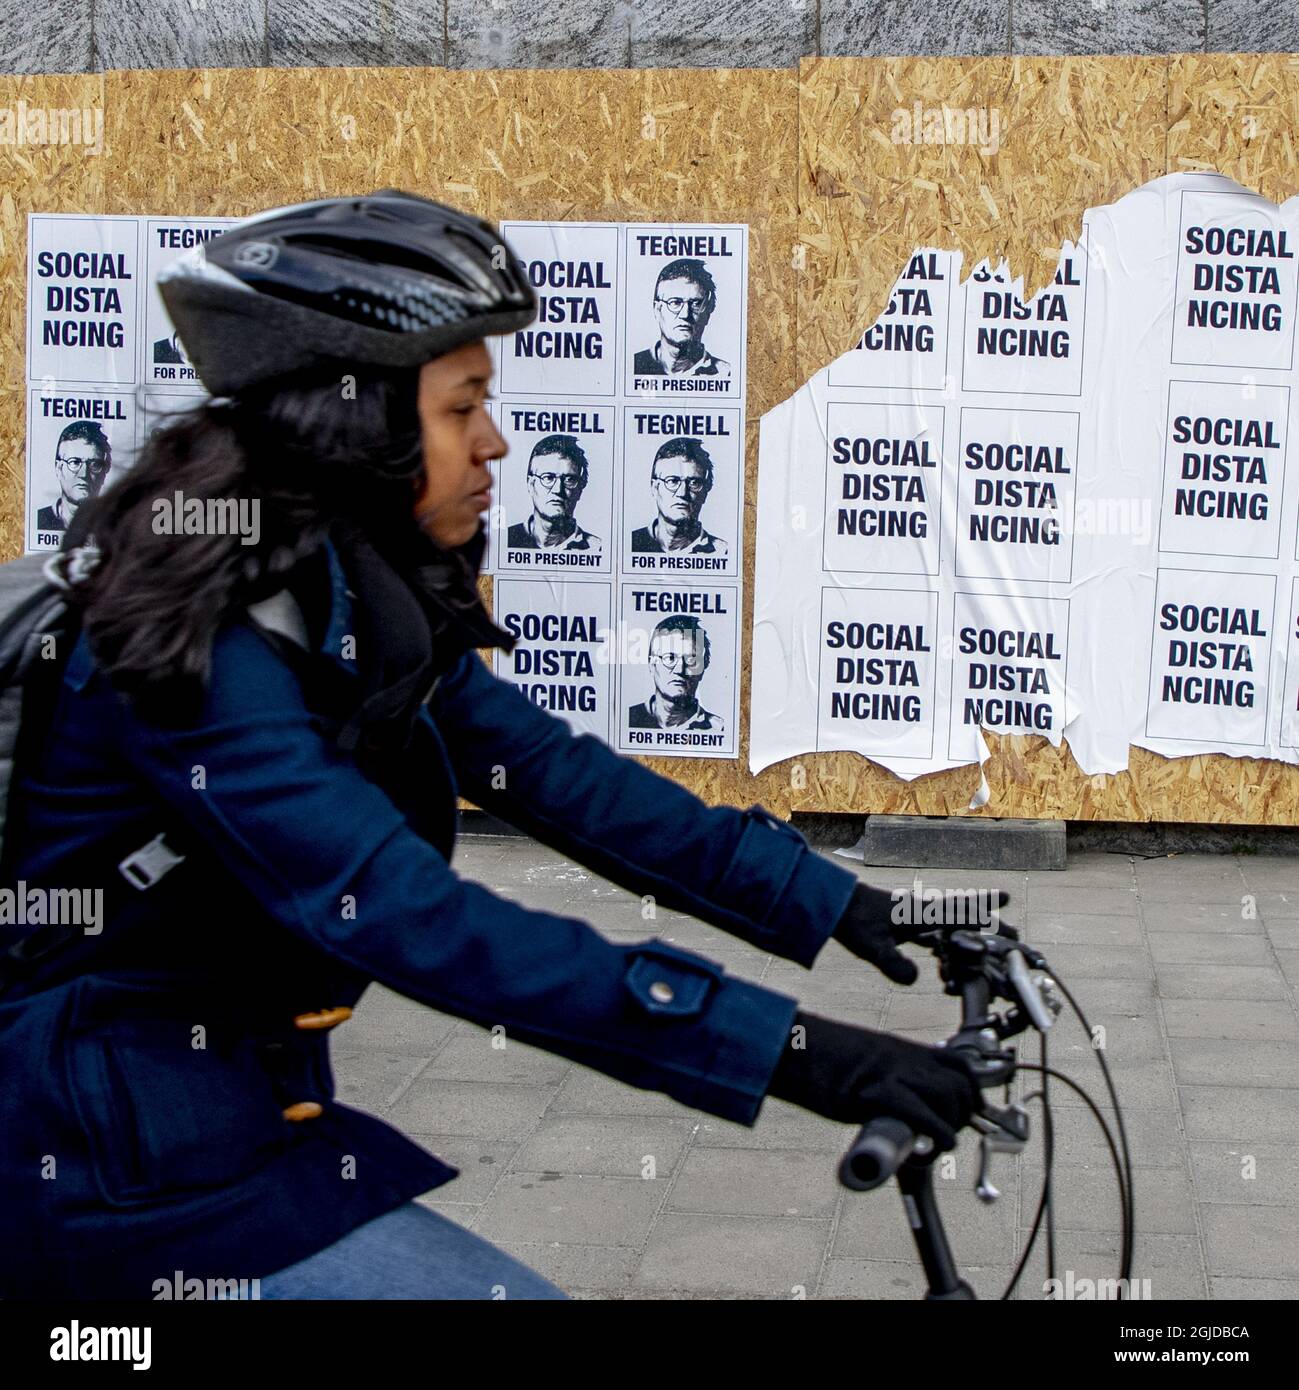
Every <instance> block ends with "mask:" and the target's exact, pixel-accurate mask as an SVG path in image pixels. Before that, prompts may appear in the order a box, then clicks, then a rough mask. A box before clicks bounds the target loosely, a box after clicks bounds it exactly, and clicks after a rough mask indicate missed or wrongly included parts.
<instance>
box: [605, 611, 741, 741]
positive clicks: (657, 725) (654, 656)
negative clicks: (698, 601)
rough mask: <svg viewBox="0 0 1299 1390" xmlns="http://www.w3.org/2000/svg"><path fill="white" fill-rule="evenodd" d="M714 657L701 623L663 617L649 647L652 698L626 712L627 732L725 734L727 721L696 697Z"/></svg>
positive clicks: (679, 616)
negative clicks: (656, 730) (665, 730)
mask: <svg viewBox="0 0 1299 1390" xmlns="http://www.w3.org/2000/svg"><path fill="white" fill-rule="evenodd" d="M712 654H713V653H712V644H711V643H710V642H709V640H708V633H707V631H706V630H705V629H704V627H703V626H702V624H701V623H700V621H699V619H698V618H696V617H693V616H691V615H690V614H687V613H674V614H673V615H672V616H671V617H670V618H664V619H663V621H662V622H661V623H659V625H658V626H657V627H656V628H655V629H654V631H653V633H651V635H650V642H649V668H650V675H651V676H652V677H653V680H654V693H653V694H652V695H651V696H650V697H649V699H648V700H645V701H644V702H643V703H642V704H639V705H633V706H632V707H631V709H630V710H629V711H628V712H627V727H628V728H629V729H707V730H708V731H710V732H711V733H715V734H721V733H724V732H725V730H726V723H725V720H723V719H722V717H721V715H719V714H713V713H712V712H711V711H709V710H706V709H705V708H704V707H703V705H702V704H700V702H699V698H698V694H697V692H698V690H699V683H700V682H701V681H702V680H703V678H704V673H705V672H706V671H707V670H708V664H709V662H710V661H711V660H712Z"/></svg>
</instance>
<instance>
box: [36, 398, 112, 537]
mask: <svg viewBox="0 0 1299 1390" xmlns="http://www.w3.org/2000/svg"><path fill="white" fill-rule="evenodd" d="M137 423H138V422H137V418H136V405H135V396H134V394H133V393H132V392H130V391H102V390H86V389H78V388H77V387H75V386H73V385H65V384H62V383H51V384H50V386H49V388H48V389H47V388H45V387H30V388H29V389H28V392H27V460H28V467H27V538H28V542H27V548H28V549H29V550H57V549H58V548H59V546H60V545H62V543H63V535H64V532H65V531H66V530H67V528H68V523H69V522H70V521H71V520H72V518H73V516H74V515H75V514H76V510H77V508H78V507H79V506H80V505H81V504H82V503H83V502H86V501H89V500H90V499H91V498H92V497H98V496H99V494H100V493H101V492H102V491H103V490H104V488H105V487H106V486H107V485H108V483H109V482H110V481H112V480H114V478H115V476H116V474H115V470H117V471H120V470H122V469H124V468H126V467H128V466H129V465H130V463H131V460H132V456H133V454H134V452H135V447H136V429H137Z"/></svg>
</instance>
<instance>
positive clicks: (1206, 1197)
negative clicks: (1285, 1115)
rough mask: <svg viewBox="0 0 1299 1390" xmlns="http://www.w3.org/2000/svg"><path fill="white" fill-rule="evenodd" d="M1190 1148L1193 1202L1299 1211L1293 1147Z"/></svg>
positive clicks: (1297, 1158)
mask: <svg viewBox="0 0 1299 1390" xmlns="http://www.w3.org/2000/svg"><path fill="white" fill-rule="evenodd" d="M1190 1148H1191V1172H1192V1174H1193V1176H1194V1179H1195V1199H1196V1201H1197V1202H1203V1203H1212V1204H1215V1205H1218V1204H1227V1205H1229V1206H1251V1205H1257V1206H1271V1207H1280V1206H1289V1207H1294V1208H1296V1209H1299V1151H1296V1149H1295V1147H1294V1146H1293V1145H1291V1144H1255V1143H1251V1142H1249V1141H1246V1140H1232V1141H1228V1142H1219V1143H1210V1142H1202V1141H1196V1142H1194V1143H1192V1144H1191V1146H1190ZM1250 1175H1252V1176H1250Z"/></svg>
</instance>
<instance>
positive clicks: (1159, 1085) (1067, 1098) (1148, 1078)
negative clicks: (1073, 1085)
mask: <svg viewBox="0 0 1299 1390" xmlns="http://www.w3.org/2000/svg"><path fill="white" fill-rule="evenodd" d="M1062 1060H1063V1059H1062V1058H1059V1057H1057V1058H1056V1059H1055V1061H1054V1062H1053V1063H1052V1065H1053V1066H1054V1067H1055V1068H1056V1070H1058V1071H1062V1072H1064V1074H1065V1075H1066V1076H1069V1077H1072V1079H1073V1080H1074V1081H1076V1082H1077V1083H1078V1085H1080V1086H1081V1087H1082V1088H1083V1089H1084V1090H1085V1091H1087V1092H1088V1093H1089V1094H1090V1095H1091V1097H1092V1099H1093V1100H1095V1101H1096V1102H1097V1103H1098V1104H1099V1102H1100V1100H1101V1098H1102V1097H1103V1096H1104V1095H1105V1094H1106V1092H1105V1082H1104V1080H1103V1079H1102V1077H1101V1073H1100V1068H1099V1067H1097V1066H1096V1065H1095V1063H1094V1062H1091V1064H1090V1065H1088V1064H1087V1062H1086V1060H1085V1059H1081V1058H1080V1059H1079V1060H1078V1061H1077V1062H1076V1063H1075V1064H1074V1065H1072V1066H1061V1065H1060V1062H1061V1061H1062ZM1106 1060H1107V1061H1108V1062H1109V1063H1110V1072H1111V1075H1112V1076H1113V1079H1114V1086H1115V1089H1116V1090H1117V1091H1118V1093H1119V1104H1120V1105H1122V1106H1123V1110H1124V1115H1125V1117H1126V1115H1127V1112H1128V1111H1129V1110H1135V1109H1138V1108H1140V1109H1148V1108H1153V1109H1157V1110H1171V1109H1173V1108H1174V1107H1175V1106H1176V1105H1177V1091H1176V1088H1175V1086H1174V1084H1173V1069H1172V1067H1171V1066H1169V1064H1168V1063H1167V1062H1166V1061H1164V1060H1163V1058H1148V1059H1145V1060H1143V1061H1136V1060H1127V1059H1124V1058H1120V1057H1118V1056H1116V1055H1114V1054H1113V1053H1110V1052H1108V1051H1107V1053H1106ZM1033 1080H1034V1085H1036V1084H1038V1078H1036V1077H1034V1078H1033ZM1051 1103H1052V1105H1053V1106H1055V1107H1063V1108H1069V1107H1073V1106H1084V1105H1086V1101H1084V1100H1083V1099H1082V1097H1081V1096H1079V1095H1078V1094H1077V1093H1076V1092H1075V1091H1071V1090H1070V1089H1069V1088H1068V1087H1065V1086H1061V1085H1058V1084H1053V1085H1052V1087H1051Z"/></svg>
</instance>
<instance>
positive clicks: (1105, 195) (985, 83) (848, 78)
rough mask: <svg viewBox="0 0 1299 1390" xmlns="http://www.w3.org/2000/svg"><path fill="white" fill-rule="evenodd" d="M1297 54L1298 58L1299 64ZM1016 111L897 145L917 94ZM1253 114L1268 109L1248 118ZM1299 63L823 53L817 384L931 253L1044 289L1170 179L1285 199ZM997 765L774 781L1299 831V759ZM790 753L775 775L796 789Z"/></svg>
mask: <svg viewBox="0 0 1299 1390" xmlns="http://www.w3.org/2000/svg"><path fill="white" fill-rule="evenodd" d="M1296 61H1299V60H1296ZM917 101H919V102H920V104H921V106H922V107H942V106H944V105H946V106H948V107H951V108H961V109H963V110H964V109H969V108H971V107H976V108H978V107H983V108H988V109H996V110H997V111H998V112H999V117H1000V119H999V129H998V141H999V146H1000V148H999V149H998V151H997V152H996V153H995V154H985V153H982V152H981V151H980V150H979V148H978V147H977V146H975V145H969V144H966V145H959V144H945V145H925V144H915V145H907V144H894V143H893V140H892V138H891V132H892V129H893V119H892V116H893V112H894V110H895V109H897V108H899V107H903V108H907V109H909V110H913V109H914V104H915V102H917ZM1250 115H1253V116H1254V118H1255V119H1253V120H1252V121H1251V120H1248V119H1246V117H1247V116H1250ZM1297 116H1299V67H1295V66H1293V65H1292V62H1291V59H1290V58H1289V56H1288V55H1284V54H1282V55H1278V56H1275V57H1270V58H1265V57H1260V56H1259V55H1254V54H1244V55H1241V54H1218V55H1210V56H1207V57H1206V56H1203V55H1201V56H1198V57H1196V56H1190V57H1181V58H1177V59H1171V60H1170V59H1168V58H1164V57H1131V58H978V59H975V58H967V59H951V58H895V59H888V60H871V59H809V60H806V61H805V62H804V63H803V64H802V66H801V71H800V86H799V215H800V220H799V238H800V240H801V241H802V242H803V243H804V244H805V245H806V247H807V255H806V269H805V271H804V273H803V274H802V275H801V276H800V277H799V281H798V326H799V332H798V335H797V348H796V351H797V371H798V378H799V380H800V381H804V380H806V379H807V378H808V377H809V376H811V375H812V374H813V373H814V372H815V371H816V370H817V369H818V368H820V367H822V366H823V365H824V364H825V363H826V362H829V361H831V360H832V359H833V358H834V357H836V356H838V355H839V354H840V353H842V352H844V351H846V350H847V349H848V348H850V347H851V346H852V345H853V343H855V342H856V341H857V339H858V337H859V336H860V334H861V332H862V331H863V330H864V329H865V328H866V327H867V326H869V325H870V324H871V323H872V322H873V321H874V319H875V318H876V317H877V316H878V315H879V313H880V312H881V311H882V309H883V308H884V307H885V305H886V303H887V301H888V292H889V289H890V287H891V285H892V283H893V281H894V279H895V278H896V276H897V274H898V271H899V269H900V268H901V266H902V265H903V264H904V262H905V259H906V257H907V255H908V254H909V253H910V252H911V250H912V249H913V248H914V247H916V246H921V245H934V246H942V247H952V248H955V249H957V250H960V251H961V252H963V253H964V257H965V259H964V265H963V270H964V271H965V273H966V274H968V273H969V271H970V270H972V269H973V267H974V266H975V265H976V264H977V263H978V262H979V261H980V260H982V259H984V258H985V257H987V258H990V259H991V260H992V261H993V262H994V264H995V263H996V262H997V261H999V260H1000V259H1001V258H1002V257H1005V258H1006V259H1007V260H1008V261H1009V263H1010V269H1011V274H1012V275H1013V276H1019V275H1022V276H1023V277H1024V293H1025V294H1026V295H1032V294H1033V293H1035V292H1036V291H1037V290H1038V289H1039V288H1041V287H1042V286H1044V285H1045V284H1047V283H1048V282H1049V280H1050V279H1051V277H1052V275H1053V274H1054V273H1055V268H1056V260H1057V256H1058V253H1059V247H1060V245H1061V242H1062V241H1063V240H1065V239H1066V238H1068V239H1074V240H1076V239H1077V237H1078V235H1079V234H1080V231H1081V227H1082V215H1083V212H1084V211H1085V210H1086V209H1087V208H1088V207H1093V206H1097V205H1100V204H1104V203H1109V202H1113V201H1114V200H1115V199H1117V198H1119V197H1121V196H1122V195H1123V194H1124V193H1126V192H1128V191H1130V190H1131V189H1133V188H1136V187H1138V186H1139V185H1141V184H1143V183H1146V182H1147V181H1148V180H1150V179H1153V178H1158V177H1160V176H1161V175H1162V174H1164V173H1167V172H1172V171H1175V170H1180V169H1185V168H1209V169H1216V170H1219V171H1220V172H1222V173H1224V174H1230V175H1232V176H1233V177H1235V178H1236V179H1238V180H1239V181H1240V182H1241V183H1242V184H1245V185H1247V186H1249V187H1252V188H1257V189H1258V190H1259V191H1261V192H1264V193H1266V194H1267V196H1268V197H1271V198H1274V199H1282V198H1285V197H1288V196H1290V195H1291V194H1293V193H1295V192H1299V168H1296V148H1295V143H1294V142H1295V136H1294V135H1293V132H1294V131H1295V130H1296V129H1297V128H1299V122H1297V121H1296V117H1297ZM985 738H986V739H987V741H988V745H989V748H990V749H991V750H992V757H991V758H990V759H989V761H988V762H987V763H986V764H985V765H984V768H983V772H984V775H985V776H986V778H987V780H988V785H989V788H990V791H991V797H990V800H989V802H988V803H987V805H986V806H984V807H983V808H982V809H981V810H979V811H970V810H969V809H968V808H969V801H970V798H971V797H972V796H973V794H974V793H975V791H976V789H977V788H978V786H979V770H978V769H977V768H974V767H970V768H958V769H953V770H952V771H949V772H942V773H935V774H933V775H931V776H928V777H921V778H917V779H915V780H914V781H912V782H904V781H902V780H901V779H900V778H897V777H895V776H894V775H893V774H892V773H890V772H888V771H886V770H885V769H883V768H880V767H877V766H876V765H874V764H872V763H870V762H868V761H866V760H865V759H864V758H860V757H857V756H856V755H854V754H851V753H833V754H818V755H816V756H814V757H806V758H802V759H799V760H797V761H798V762H799V763H801V764H802V766H803V768H804V770H805V771H804V773H803V774H802V775H803V776H805V778H806V786H805V787H803V788H802V789H801V790H793V789H789V790H786V791H785V793H784V794H783V795H780V794H777V793H776V785H777V784H771V785H772V791H771V792H770V793H768V794H769V795H771V797H772V800H773V801H775V802H777V804H779V805H781V806H782V808H785V809H794V810H809V811H810V810H818V811H819V810H835V811H856V812H881V813H883V812H888V813H898V814H905V813H911V814H924V815H984V816H1022V817H1026V818H1033V819H1036V818H1047V817H1051V818H1054V817H1062V818H1067V819H1079V820H1119V821H1146V820H1157V821H1165V820H1167V821H1207V822H1218V823H1227V824H1237V823H1239V824H1282V825H1286V824H1294V823H1296V821H1299V769H1297V768H1294V767H1291V766H1289V765H1287V764H1284V763H1279V762H1273V761H1268V760H1264V759H1254V758H1232V757H1226V756H1223V755H1213V756H1196V757H1191V758H1176V759H1167V758H1162V757H1160V756H1159V755H1157V754H1155V753H1150V752H1148V751H1146V750H1144V749H1140V748H1132V749H1131V751H1130V765H1129V769H1128V771H1126V772H1124V773H1121V774H1119V775H1117V776H1113V777H1095V778H1088V777H1086V776H1084V774H1083V773H1082V772H1081V770H1080V769H1079V768H1078V766H1077V764H1076V763H1075V762H1074V760H1073V758H1072V756H1071V755H1070V753H1069V751H1068V745H1067V741H1066V742H1065V743H1063V744H1062V745H1061V747H1060V748H1053V747H1052V746H1051V745H1050V744H1049V743H1048V742H1047V741H1046V740H1045V739H1044V738H1041V737H1039V736H1036V735H1010V736H998V735H996V734H985ZM791 767H792V764H791V763H784V764H780V765H779V766H778V767H777V768H774V769H769V770H768V772H769V773H775V774H776V775H777V776H778V777H779V780H780V782H782V783H784V784H785V787H786V788H788V787H789V783H790V782H791V780H795V779H793V778H791V774H790V768H791Z"/></svg>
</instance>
